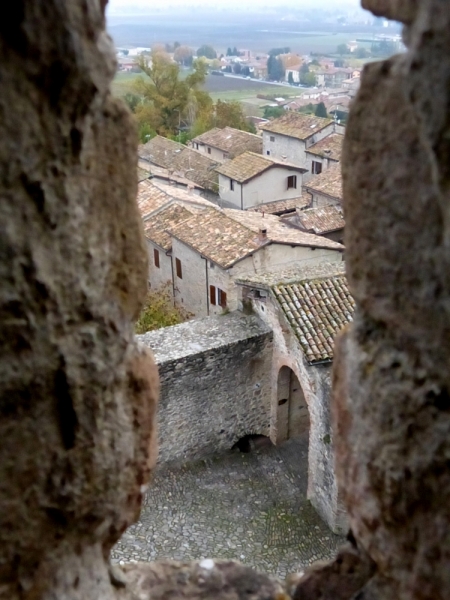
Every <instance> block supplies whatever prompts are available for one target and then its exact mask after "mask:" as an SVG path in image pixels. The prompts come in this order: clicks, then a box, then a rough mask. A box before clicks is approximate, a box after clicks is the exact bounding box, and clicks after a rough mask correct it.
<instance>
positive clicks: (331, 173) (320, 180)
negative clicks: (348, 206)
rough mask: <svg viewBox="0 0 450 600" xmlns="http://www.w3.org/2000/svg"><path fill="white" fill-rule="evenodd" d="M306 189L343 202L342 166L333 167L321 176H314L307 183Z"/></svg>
mask: <svg viewBox="0 0 450 600" xmlns="http://www.w3.org/2000/svg"><path fill="white" fill-rule="evenodd" d="M304 188H305V189H306V190H308V191H311V192H317V193H319V194H326V195H327V196H332V197H333V198H338V199H339V200H342V173H341V164H340V163H338V164H336V165H332V166H331V167H328V169H325V171H322V173H321V174H320V175H314V177H311V179H309V180H308V181H307V183H306V184H305V185H304Z"/></svg>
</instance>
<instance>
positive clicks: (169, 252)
mask: <svg viewBox="0 0 450 600" xmlns="http://www.w3.org/2000/svg"><path fill="white" fill-rule="evenodd" d="M166 256H170V269H171V271H172V298H173V305H174V306H175V277H174V275H173V260H172V252H171V250H169V251H168V252H166Z"/></svg>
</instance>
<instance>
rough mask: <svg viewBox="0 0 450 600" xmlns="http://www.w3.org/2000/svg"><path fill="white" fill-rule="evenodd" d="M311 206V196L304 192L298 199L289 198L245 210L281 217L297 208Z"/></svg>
mask: <svg viewBox="0 0 450 600" xmlns="http://www.w3.org/2000/svg"><path fill="white" fill-rule="evenodd" d="M310 204H311V196H310V195H309V194H307V193H306V192H305V193H304V194H303V195H302V196H299V197H298V198H289V199H288V200H275V202H268V203H267V204H259V205H258V206H254V207H252V208H249V209H247V210H249V211H254V212H261V213H265V214H268V215H282V214H285V213H289V212H292V213H293V212H295V210H296V209H297V208H298V209H300V210H302V209H303V208H306V207H307V206H309V205H310Z"/></svg>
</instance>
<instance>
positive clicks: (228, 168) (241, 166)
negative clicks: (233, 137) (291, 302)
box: [216, 152, 305, 210]
mask: <svg viewBox="0 0 450 600" xmlns="http://www.w3.org/2000/svg"><path fill="white" fill-rule="evenodd" d="M216 171H217V173H218V174H219V195H220V202H221V205H222V206H223V207H226V208H237V209H240V210H246V209H248V208H252V207H255V206H258V205H263V204H265V203H268V202H273V201H276V200H286V199H289V198H297V197H298V196H299V195H301V189H302V183H303V179H302V177H303V174H304V173H305V169H304V168H302V167H300V166H298V165H295V164H292V163H290V162H284V161H282V160H277V159H273V158H272V157H268V156H263V155H261V154H255V153H254V152H245V153H244V154H241V155H240V156H238V157H237V158H235V159H233V160H231V161H229V162H227V163H225V164H223V165H221V166H220V167H218V168H217V169H216Z"/></svg>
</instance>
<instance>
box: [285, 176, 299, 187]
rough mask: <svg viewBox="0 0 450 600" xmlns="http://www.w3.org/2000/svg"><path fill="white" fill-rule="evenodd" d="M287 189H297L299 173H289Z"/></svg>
mask: <svg viewBox="0 0 450 600" xmlns="http://www.w3.org/2000/svg"><path fill="white" fill-rule="evenodd" d="M287 189H288V190H290V189H294V190H296V189H297V175H289V177H288V178H287Z"/></svg>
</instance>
